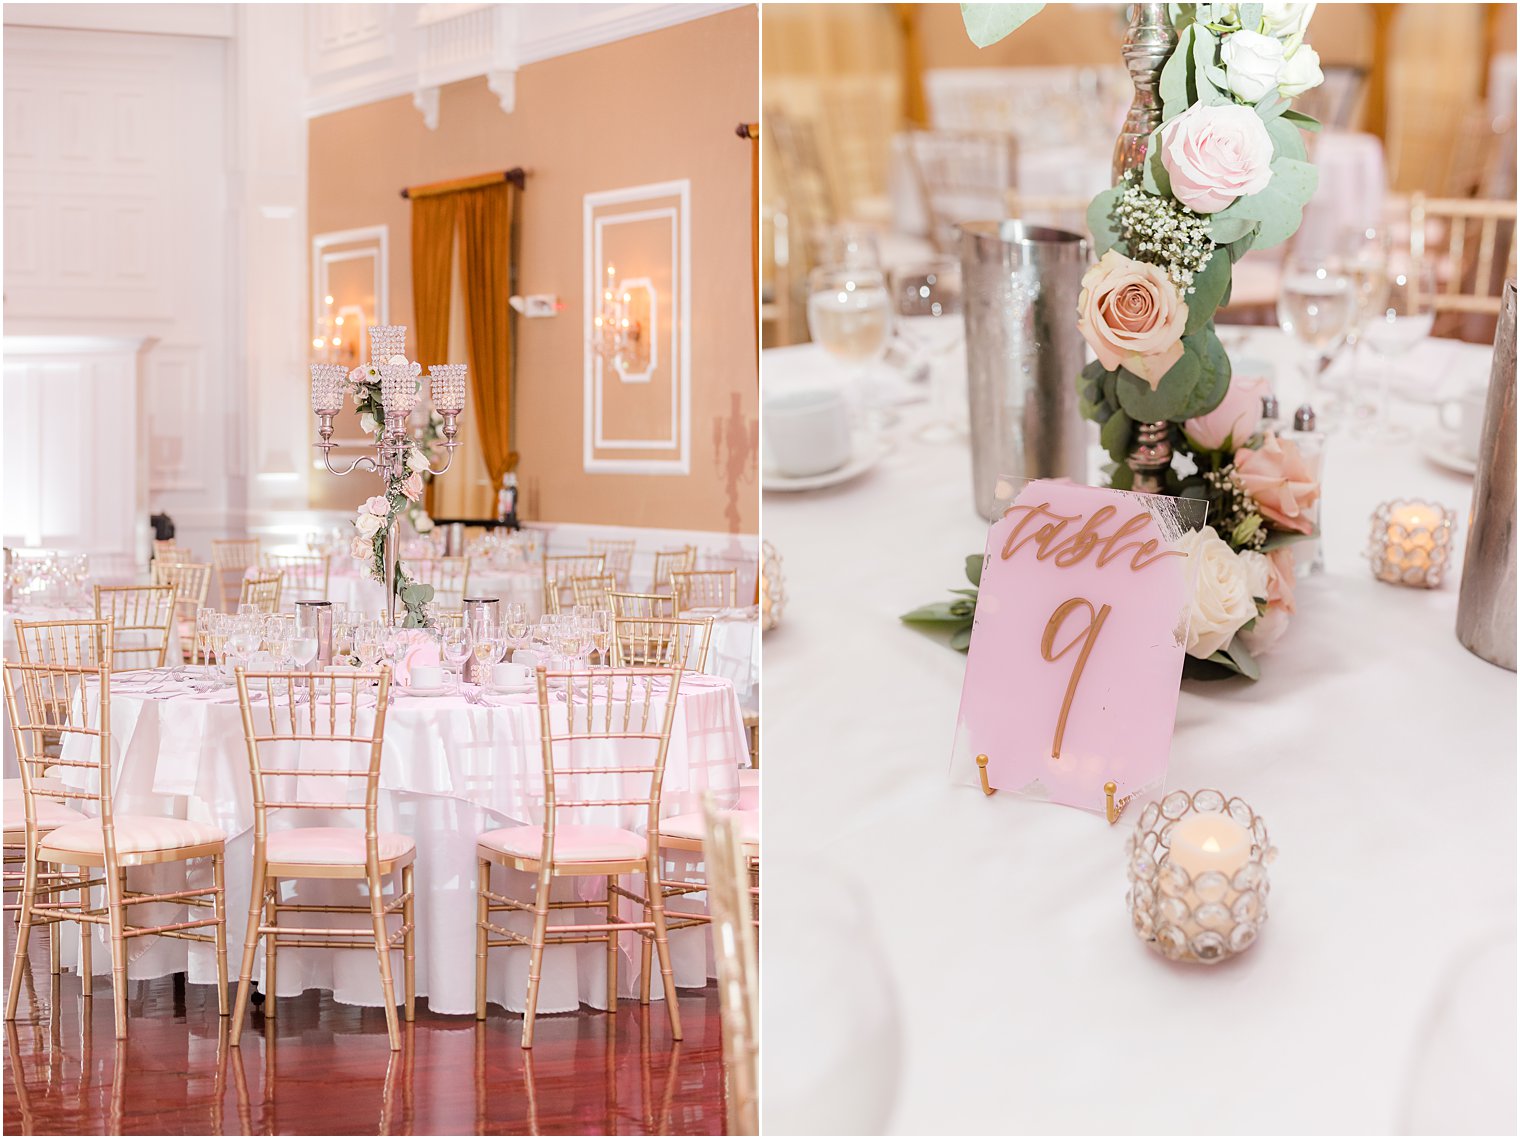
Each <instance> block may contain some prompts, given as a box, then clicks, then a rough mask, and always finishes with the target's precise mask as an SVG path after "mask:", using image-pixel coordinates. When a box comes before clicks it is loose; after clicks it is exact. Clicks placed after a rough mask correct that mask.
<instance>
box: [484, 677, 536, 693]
mask: <svg viewBox="0 0 1520 1139" xmlns="http://www.w3.org/2000/svg"><path fill="white" fill-rule="evenodd" d="M484 688H485V690H486V691H487V692H490V693H493V694H494V695H497V696H518V695H521V694H522V693H524V692H536V691H537V690H538V682H537V681H533V680H525V681H523V683H521V684H487V685H484Z"/></svg>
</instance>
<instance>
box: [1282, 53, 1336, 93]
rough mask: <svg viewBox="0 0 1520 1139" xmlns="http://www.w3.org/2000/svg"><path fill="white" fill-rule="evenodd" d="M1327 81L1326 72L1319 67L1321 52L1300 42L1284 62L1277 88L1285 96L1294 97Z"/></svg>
mask: <svg viewBox="0 0 1520 1139" xmlns="http://www.w3.org/2000/svg"><path fill="white" fill-rule="evenodd" d="M1324 81H1325V73H1324V72H1323V71H1321V70H1320V69H1319V52H1317V51H1315V50H1314V49H1313V48H1312V47H1310V46H1309V45H1308V44H1299V45H1298V47H1296V48H1294V49H1293V53H1292V54H1291V55H1289V56H1288V58H1287V60H1286V61H1285V62H1284V63H1283V69H1282V74H1280V75H1279V76H1278V77H1277V89H1278V91H1280V92H1281V93H1282V96H1283V98H1285V99H1292V98H1295V97H1297V96H1299V95H1302V94H1303V93H1304V92H1305V91H1308V90H1310V89H1311V88H1314V87H1318V86H1319V85H1320V84H1321V83H1323V82H1324Z"/></svg>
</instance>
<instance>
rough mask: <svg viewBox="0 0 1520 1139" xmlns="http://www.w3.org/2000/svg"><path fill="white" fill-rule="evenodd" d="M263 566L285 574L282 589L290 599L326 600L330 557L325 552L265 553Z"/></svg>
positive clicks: (330, 564) (268, 569)
mask: <svg viewBox="0 0 1520 1139" xmlns="http://www.w3.org/2000/svg"><path fill="white" fill-rule="evenodd" d="M262 564H263V567H264V569H265V570H266V571H268V572H273V571H275V570H279V571H280V572H281V573H283V574H284V575H285V581H284V585H283V586H282V589H283V590H284V591H285V592H286V593H288V594H289V595H290V599H291V600H292V601H326V600H327V579H328V574H329V572H330V571H331V567H332V559H331V558H329V557H328V556H327V555H326V554H265V555H263V562H262Z"/></svg>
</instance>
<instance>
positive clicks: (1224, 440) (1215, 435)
mask: <svg viewBox="0 0 1520 1139" xmlns="http://www.w3.org/2000/svg"><path fill="white" fill-rule="evenodd" d="M1271 392H1272V385H1271V384H1270V383H1268V382H1267V380H1266V377H1264V376H1263V377H1253V378H1251V379H1246V378H1244V377H1241V376H1236V377H1234V378H1233V379H1232V380H1231V381H1230V390H1229V391H1227V392H1225V393H1224V399H1222V400H1220V401H1219V406H1218V407H1216V408H1215V409H1214V410H1213V411H1211V412H1209V413H1208V414H1207V415H1199V416H1195V417H1194V418H1192V419H1189V420H1188V421H1187V422H1186V423H1184V424H1183V425H1182V429H1183V431H1185V432H1186V433H1187V437H1188V439H1189V440H1190V441H1191V442H1192V444H1193V446H1195V447H1197V448H1198V449H1199V450H1202V451H1223V450H1226V449H1231V450H1233V449H1234V448H1236V447H1241V446H1244V445H1245V443H1246V441H1247V440H1248V439H1250V438H1251V436H1252V435H1255V434H1256V432H1257V431H1259V430H1260V429H1261V401H1262V397H1263V396H1266V395H1270V394H1271Z"/></svg>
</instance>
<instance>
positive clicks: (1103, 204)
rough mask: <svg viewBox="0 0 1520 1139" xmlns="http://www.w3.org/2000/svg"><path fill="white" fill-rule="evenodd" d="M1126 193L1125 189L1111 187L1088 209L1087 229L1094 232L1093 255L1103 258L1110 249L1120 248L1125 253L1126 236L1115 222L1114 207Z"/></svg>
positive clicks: (1094, 200)
mask: <svg viewBox="0 0 1520 1139" xmlns="http://www.w3.org/2000/svg"><path fill="white" fill-rule="evenodd" d="M1123 193H1124V187H1123V186H1122V185H1119V186H1110V187H1109V188H1108V189H1107V190H1104V191H1103V192H1102V193H1100V194H1099V195H1098V196H1097V197H1096V198H1094V199H1093V200H1092V202H1091V204H1089V205H1088V207H1087V227H1088V228H1089V229H1090V230H1092V235H1093V253H1094V255H1095V256H1098V257H1102V256H1103V255H1104V254H1105V253H1107V252H1108V251H1109V250H1110V249H1114V248H1118V250H1119V252H1120V253H1124V252H1125V250H1124V244H1123V243H1124V235H1123V234H1122V233H1120V232H1119V227H1118V225H1117V224H1116V222H1115V221H1114V205H1115V204H1116V203H1117V202H1118V200H1119V197H1120V195H1122V194H1123Z"/></svg>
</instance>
